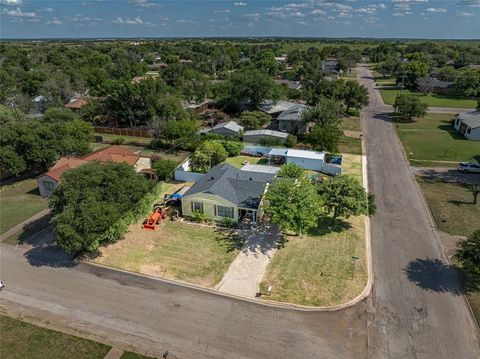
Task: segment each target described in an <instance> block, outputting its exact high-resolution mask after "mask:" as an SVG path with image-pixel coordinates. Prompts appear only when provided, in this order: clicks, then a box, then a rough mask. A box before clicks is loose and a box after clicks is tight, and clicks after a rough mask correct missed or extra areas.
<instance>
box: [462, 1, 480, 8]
mask: <svg viewBox="0 0 480 359" xmlns="http://www.w3.org/2000/svg"><path fill="white" fill-rule="evenodd" d="M457 5H460V6H471V7H480V0H460V1H459V2H458V3H457Z"/></svg>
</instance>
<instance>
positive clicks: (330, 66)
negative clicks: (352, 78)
mask: <svg viewBox="0 0 480 359" xmlns="http://www.w3.org/2000/svg"><path fill="white" fill-rule="evenodd" d="M321 67H322V68H321V70H322V73H323V74H324V75H329V76H333V77H335V78H338V77H340V76H341V75H342V74H343V70H342V69H340V65H339V64H338V61H337V60H323V61H322V64H321Z"/></svg>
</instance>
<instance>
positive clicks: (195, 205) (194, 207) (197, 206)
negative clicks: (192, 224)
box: [192, 202, 203, 213]
mask: <svg viewBox="0 0 480 359" xmlns="http://www.w3.org/2000/svg"><path fill="white" fill-rule="evenodd" d="M195 211H197V212H201V213H203V203H202V202H192V212H195Z"/></svg>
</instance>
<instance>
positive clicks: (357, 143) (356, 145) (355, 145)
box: [338, 135, 362, 155]
mask: <svg viewBox="0 0 480 359" xmlns="http://www.w3.org/2000/svg"><path fill="white" fill-rule="evenodd" d="M338 150H339V152H340V153H350V154H354V155H361V154H362V140H361V139H360V138H352V137H347V136H345V135H342V137H340V143H339V144H338Z"/></svg>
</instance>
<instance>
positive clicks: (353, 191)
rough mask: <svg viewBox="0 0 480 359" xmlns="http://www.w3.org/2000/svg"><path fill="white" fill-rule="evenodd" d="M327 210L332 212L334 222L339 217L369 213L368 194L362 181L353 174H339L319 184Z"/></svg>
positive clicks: (319, 190)
mask: <svg viewBox="0 0 480 359" xmlns="http://www.w3.org/2000/svg"><path fill="white" fill-rule="evenodd" d="M318 192H319V194H320V196H321V197H322V200H323V204H324V208H325V211H326V212H327V213H331V214H332V223H334V222H335V220H336V219H337V218H338V217H345V218H349V217H350V216H357V215H360V214H368V212H367V209H368V196H367V193H366V192H365V189H364V188H363V187H362V185H361V184H360V182H359V181H358V180H357V179H356V178H355V177H352V176H337V177H334V178H332V179H330V180H327V181H324V182H322V183H321V184H319V186H318Z"/></svg>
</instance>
